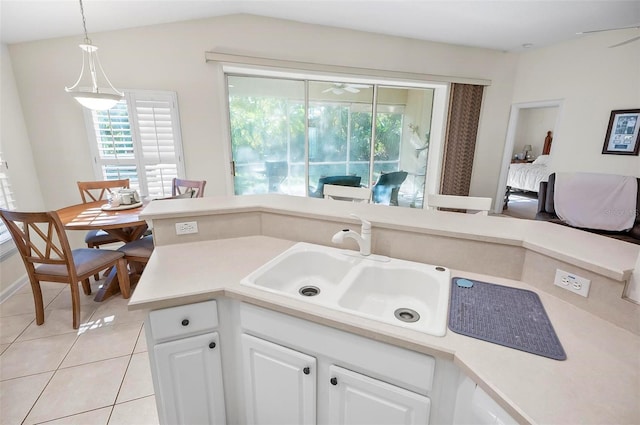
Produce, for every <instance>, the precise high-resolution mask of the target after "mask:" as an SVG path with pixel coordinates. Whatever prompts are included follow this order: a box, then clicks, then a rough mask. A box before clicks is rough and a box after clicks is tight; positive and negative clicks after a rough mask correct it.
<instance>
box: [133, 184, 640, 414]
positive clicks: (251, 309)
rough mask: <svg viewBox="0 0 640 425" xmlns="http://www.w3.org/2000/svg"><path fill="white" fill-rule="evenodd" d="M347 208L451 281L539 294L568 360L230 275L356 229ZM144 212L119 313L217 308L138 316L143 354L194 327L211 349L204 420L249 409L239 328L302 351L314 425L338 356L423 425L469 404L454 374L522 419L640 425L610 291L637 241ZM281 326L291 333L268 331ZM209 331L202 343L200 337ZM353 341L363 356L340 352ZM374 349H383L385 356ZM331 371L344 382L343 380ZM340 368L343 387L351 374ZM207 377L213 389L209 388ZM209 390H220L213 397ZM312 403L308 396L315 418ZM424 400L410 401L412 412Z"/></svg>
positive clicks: (281, 203) (220, 209)
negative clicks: (363, 314)
mask: <svg viewBox="0 0 640 425" xmlns="http://www.w3.org/2000/svg"><path fill="white" fill-rule="evenodd" d="M351 212H356V213H358V214H359V215H361V216H363V217H366V218H367V219H368V220H369V221H371V222H372V224H373V235H372V236H373V252H374V253H377V254H382V255H388V256H391V257H396V258H403V259H408V260H412V261H419V262H424V263H427V264H435V265H443V266H446V267H449V268H451V269H452V276H462V277H468V278H472V279H477V280H481V281H486V282H492V283H498V284H503V285H507V286H513V287H518V288H525V289H530V290H533V291H535V292H536V293H538V295H539V296H540V298H541V300H542V302H543V305H544V307H545V309H546V311H547V314H548V316H549V318H550V320H551V322H552V323H553V325H554V328H555V330H556V333H557V335H558V337H559V339H560V341H561V342H562V344H563V347H564V349H565V351H566V353H567V360H566V361H556V360H551V359H548V358H544V357H540V356H536V355H533V354H529V353H525V352H521V351H518V350H514V349H510V348H507V347H503V346H500V345H496V344H491V343H488V342H484V341H480V340H477V339H473V338H469V337H465V336H462V335H458V334H455V333H453V332H451V331H447V334H446V335H445V336H444V337H434V336H430V335H426V334H423V333H419V332H415V331H411V330H409V329H403V328H400V327H396V326H392V325H386V324H383V323H380V322H377V321H373V320H368V319H364V318H360V317H357V316H355V315H351V314H348V313H344V312H338V311H335V310H330V309H327V308H323V307H320V306H317V305H313V304H311V303H308V302H305V301H298V300H295V299H291V298H287V297H284V296H280V295H277V294H273V293H268V292H265V291H261V290H259V289H254V288H250V287H246V286H241V285H240V284H239V282H240V280H241V279H242V278H243V277H245V276H246V275H248V274H249V273H250V272H251V271H253V270H255V269H256V268H258V267H259V266H261V265H262V264H264V263H266V262H267V261H269V260H270V259H272V258H274V257H275V256H277V255H278V254H280V253H281V252H283V251H285V250H286V249H288V248H289V247H291V246H292V245H293V244H295V242H298V241H306V242H312V243H319V244H324V245H331V243H330V238H331V235H332V234H333V233H335V231H337V230H339V229H341V228H344V227H352V228H354V229H357V227H358V224H357V222H356V221H355V220H353V219H352V218H350V217H349V213H351ZM143 216H144V217H145V218H146V219H147V220H150V221H151V224H152V226H153V228H154V237H155V239H156V245H157V246H156V249H155V251H154V254H153V256H152V257H151V260H150V261H149V263H148V265H147V268H146V270H145V272H144V274H143V276H142V278H141V280H140V282H139V283H138V286H137V287H136V289H135V291H134V294H133V296H132V298H131V301H130V304H129V308H130V309H149V310H153V311H158V312H159V313H152V315H154V314H160V316H165V315H169V317H170V319H169V320H174V319H175V320H178V319H179V321H180V322H182V320H184V319H182V318H180V317H181V316H180V315H178V318H171V315H172V313H173V312H175V311H176V310H174V309H175V308H176V307H179V306H186V307H184V308H189V306H193V305H198V303H201V302H203V301H211V300H215V303H216V315H215V316H216V317H215V320H213V319H211V320H208V321H207V320H205V321H206V322H207V323H208V324H207V325H205V326H204V327H202V328H196V329H195V330H189V331H187V332H186V333H185V331H184V330H181V327H182V324H180V325H176V326H177V328H176V330H175V332H174V333H171V332H169V336H166V335H165V336H160V337H158V336H157V335H154V334H153V331H155V329H156V328H158V329H164V326H161V327H158V326H157V325H155V326H154V325H153V324H152V323H151V321H148V322H147V325H148V326H146V327H147V332H148V335H149V338H150V339H149V344H150V347H149V350H150V353H151V352H152V351H154V350H155V347H157V346H158V345H161V344H164V345H163V347H161V349H160V351H162V352H164V351H163V350H165V347H167V344H170V343H172V342H174V341H178V340H182V339H183V337H184V338H187V339H190V340H191V341H195V339H194V338H196V339H197V338H204V339H203V342H202V343H200V342H199V344H201V345H202V344H204V343H206V344H205V345H204V347H206V348H203V349H201V350H200V354H195V356H196V357H197V356H204V358H209V357H210V356H211V352H212V351H216V350H219V352H218V353H219V356H220V359H219V361H220V364H221V367H220V368H219V370H221V372H219V373H218V375H219V379H217V380H215V379H214V380H213V381H212V382H213V383H208V382H207V380H206V379H200V380H198V379H195V378H194V379H195V380H196V381H198V382H201V387H202V388H204V389H205V390H204V392H208V394H209V395H205V399H207V400H210V401H211V403H210V404H211V406H210V407H212V406H214V405H215V404H217V405H218V407H217V410H216V409H214V408H213V407H212V408H211V409H210V410H216V412H217V413H216V412H209V413H207V415H208V416H207V417H209V418H215V417H218V418H220V417H221V416H220V415H224V417H225V420H226V421H227V422H229V423H243V422H246V421H247V420H248V419H247V418H251V415H252V413H251V412H255V409H254V408H255V405H251V404H250V403H248V402H247V401H246V400H247V387H248V386H250V385H251V384H250V383H251V382H258V381H251V380H247V379H248V378H247V376H248V375H250V373H248V372H247V368H246V364H245V361H244V360H242V359H243V358H245V357H246V356H249V354H247V353H249V352H251V351H250V350H249V349H248V348H246V347H247V346H250V347H253V346H254V345H255V344H253V345H252V343H246V342H243V338H244V339H247V337H246V336H243V335H248V336H250V337H252V338H257V339H259V340H263V341H265V342H266V343H267V346H268V347H271V346H270V345H269V344H276V345H278V346H280V347H284V348H285V349H288V350H293V351H295V352H297V353H302V354H304V355H306V356H308V357H311V358H313V359H315V360H314V361H315V362H316V363H315V365H316V366H315V367H314V369H313V370H312V369H311V367H312V366H305V363H304V362H303V364H300V365H299V366H296V367H299V369H300V371H301V372H300V373H301V374H302V375H301V376H302V377H303V378H304V377H305V376H312V377H313V379H316V381H314V384H313V385H311V386H310V387H309V385H307V388H313V391H315V392H314V393H313V396H311V395H309V391H310V390H307V391H306V392H305V391H298V393H299V394H305V395H306V397H307V399H304V398H303V399H299V400H298V403H297V404H296V406H297V409H298V410H299V411H300V412H303V414H306V415H307V416H306V417H311V418H312V419H314V420H315V421H316V422H313V423H332V416H331V415H332V414H334V413H332V412H334V411H332V410H331V408H329V407H327V406H331V400H332V397H334V399H335V396H332V394H333V393H332V392H331V391H332V388H333V387H338V386H340V385H339V384H338V385H335V386H334V385H333V384H332V383H331V380H330V379H331V378H332V377H335V376H333V375H331V374H332V373H333V374H336V373H337V372H336V370H335V367H339V368H341V369H340V370H338V372H344V371H343V369H344V370H347V371H349V372H351V373H358V374H360V375H362V376H364V377H365V378H367V379H376V380H377V381H380V382H381V384H380V386H382V387H385V388H387V387H386V386H388V385H391V386H392V387H393V388H400V389H401V390H405V391H409V392H411V393H412V394H417V395H418V396H420V397H423V398H424V397H426V398H427V399H429V409H430V413H428V416H429V417H430V419H431V423H457V422H456V420H459V419H460V418H463V417H464V412H462V413H461V412H460V409H461V408H462V407H463V406H462V405H463V404H465V403H467V404H468V403H469V400H467V399H465V398H464V394H463V393H464V388H463V387H464V382H465V381H464V379H466V378H467V377H468V378H470V379H471V380H472V381H473V382H475V383H476V384H478V386H479V387H480V388H481V389H482V390H484V391H485V392H486V393H488V394H489V395H490V396H491V397H492V399H493V400H494V401H495V402H496V403H497V404H498V405H499V406H500V407H501V408H502V409H504V410H505V411H506V412H507V413H508V414H509V415H510V416H511V417H512V418H513V419H515V420H516V421H518V422H521V423H562V424H566V423H629V424H631V423H640V407H639V404H638V400H639V399H640V361H639V358H640V337H638V322H639V321H640V309H639V308H638V306H637V305H636V304H633V303H631V302H630V301H628V300H624V299H622V291H623V289H624V283H625V281H626V280H627V279H628V277H629V275H630V273H631V272H632V270H633V267H634V265H635V259H636V258H637V256H638V247H637V246H634V245H631V244H626V243H623V242H620V241H615V240H609V239H606V238H604V237H601V236H597V235H591V234H587V233H583V232H580V231H576V230H574V229H564V228H562V227H561V226H556V225H553V224H550V223H539V222H529V221H526V220H515V219H508V218H501V217H479V216H467V215H463V214H455V213H438V212H427V211H415V210H403V209H400V208H392V207H381V206H377V205H360V204H350V203H344V202H339V201H324V200H315V199H305V198H291V197H284V196H277V195H268V196H255V197H231V198H202V200H178V201H175V203H174V201H171V202H157V203H151V204H150V205H149V207H147V209H146V210H145V212H144V213H143ZM192 220H193V221H197V222H198V229H199V232H198V233H197V234H194V235H183V236H176V235H175V223H177V222H184V221H192ZM352 248H353V249H355V247H352ZM557 267H562V268H563V269H569V270H568V271H570V272H573V273H576V274H578V275H581V276H584V277H587V278H590V279H591V280H592V287H591V293H590V296H589V298H587V299H584V298H582V297H579V296H577V295H575V294H572V293H569V292H568V291H564V290H562V289H560V288H557V287H554V285H553V283H552V281H553V272H554V271H555V268H557ZM205 310H206V311H209V310H211V309H205ZM195 317H199V316H198V314H196V316H195ZM256 317H258V318H260V319H261V320H256ZM175 320H174V321H175ZM269 323H271V326H269V325H268V324H269ZM276 323H277V325H276ZM285 326H286V327H287V329H290V331H289V332H285V333H283V332H280V331H278V329H280V327H285ZM187 328H188V326H187ZM283 329H284V328H283ZM202 335H206V337H202ZM305 335H306V336H308V335H318V336H319V337H320V338H321V339H323V340H324V339H331V338H334V339H335V340H336V341H348V340H349V339H350V338H349V335H352V338H362V344H359V345H357V347H361V348H359V349H361V350H364V349H365V348H366V347H371V349H370V352H372V353H374V354H375V352H377V353H379V354H380V356H382V357H379V356H378V355H377V354H376V355H372V360H371V361H370V362H369V363H368V364H367V362H363V361H359V360H358V359H362V358H365V357H367V355H366V354H364V353H363V352H359V351H357V350H358V348H353V350H345V351H342V352H340V351H335V349H330V348H327V344H322V345H319V346H316V345H314V344H315V343H314V342H313V341H314V340H313V339H311V340H309V341H306V340H305V338H306V337H305ZM163 338H164V339H163ZM365 341H366V342H365ZM212 342H214V343H215V344H214V348H208V347H209V344H211V343H212ZM254 342H255V341H254ZM257 344H258V346H260V347H262V346H263V345H264V344H262V342H260V341H259V342H258V343H257ZM261 344H262V345H261ZM345 344H346V342H345ZM371 344H373V345H371ZM376 344H380V345H379V346H378V345H376ZM335 345H336V346H342V345H343V344H335ZM189 350H191V351H189ZM189 350H187V351H189V352H190V353H193V349H191V348H190V349H189ZM207 350H208V351H207ZM196 351H198V350H196ZM276 351H278V350H276ZM353 352H357V353H359V356H360V357H358V358H356V359H353V358H350V357H349V356H350V355H352V354H350V353H353ZM384 356H390V357H388V360H387V361H384V358H385V357H384ZM394 356H395V357H394ZM415 356H417V357H415ZM420 356H423V357H420ZM152 357H153V356H152ZM308 357H304V359H306V360H305V361H308ZM414 357H415V358H416V359H417V360H416V361H417V363H416V364H419V365H422V366H421V367H423V368H425V367H426V366H425V365H428V364H431V360H430V359H433V369H432V370H433V371H434V374H433V376H431V378H429V372H428V371H429V370H431V369H429V367H426V368H425V369H424V370H422V371H418V372H416V374H415V375H416V376H418V377H420V376H421V377H424V379H421V380H417V381H416V382H414V381H413V380H412V377H411V375H412V374H411V373H408V371H407V369H406V366H407V364H409V365H410V364H412V363H411V362H410V361H406V362H403V358H406V359H411V358H414ZM201 358H202V357H201ZM421 358H422V359H423V360H424V361H420V359H421ZM380 359H382V360H380ZM389 359H396V360H395V361H393V360H389ZM217 361H218V360H214V361H213V363H211V364H215V362H217ZM376 362H377V363H376ZM192 363H193V362H191V361H185V364H188V365H191V364H192ZM207 364H209V363H207ZM389 365H391V366H393V367H391V368H390V367H389ZM153 366H154V368H155V369H154V370H156V371H158V373H156V374H155V375H158V374H162V371H163V368H162V367H161V365H159V364H154V365H153ZM334 366H335V367H334ZM345 366H346V367H345ZM165 367H166V366H165ZM168 367H170V366H168ZM189 367H190V366H189ZM306 367H309V370H310V372H309V374H308V375H307V374H305V370H306V369H305V368H306ZM332 367H334V368H333V369H332ZM294 369H295V367H294ZM268 370H270V369H268ZM316 371H317V372H316ZM394 371H395V372H394ZM303 375H304V376H303ZM360 375H357V376H356V378H357V377H358V376H360ZM196 376H197V375H196ZM336 376H337V375H336ZM339 376H340V377H341V378H340V382H343V379H342V377H343V376H344V375H339ZM351 378H353V377H352V376H349V377H348V378H347V381H346V382H348V383H352V382H356V383H358V382H360V381H359V380H358V379H356V378H353V379H355V381H352V380H350V379H351ZM310 379H311V378H310ZM327 379H329V380H327ZM154 381H155V384H156V397H157V399H158V404H159V410H161V417H163V413H162V409H163V406H164V405H165V404H167V403H165V402H164V400H163V397H164V398H165V399H168V397H169V396H170V395H167V394H164V395H163V392H162V391H159V390H158V386H159V385H165V386H166V384H160V383H159V382H158V381H159V377H158V376H154ZM377 381H376V382H377ZM215 382H218V384H220V385H222V384H223V385H222V386H220V387H216V385H218V384H215ZM291 382H293V381H291ZM295 382H298V381H295ZM367 382H369V383H371V381H367ZM354 385H355V384H354ZM179 387H180V385H178V386H177V387H176V388H179ZM214 387H216V388H217V389H214ZM254 387H256V388H259V386H258V385H254ZM376 388H377V387H376ZM220 393H223V394H224V395H223V396H220V395H218V396H216V395H215V394H220ZM199 394H202V392H199ZM171 397H175V394H173V395H171ZM314 397H315V398H314ZM309 399H314V400H315V401H316V403H314V405H313V409H314V410H313V413H312V414H310V413H309V410H308V404H309V402H308V400H309ZM417 399H418V400H423V399H420V398H419V397H418V398H417ZM305 400H307V401H306V402H305ZM305 403H306V404H305ZM424 405H425V403H424V401H423V402H421V403H419V404H418V407H417V408H418V409H419V408H420V406H422V407H424ZM252 406H253V407H252ZM179 409H180V407H179V406H178V410H179ZM174 410H175V409H174ZM221 410H222V413H221ZM216 415H218V416H216ZM309 415H310V416H309ZM211 422H215V421H213V420H211ZM301 423H302V422H301Z"/></svg>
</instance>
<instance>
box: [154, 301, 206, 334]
mask: <svg viewBox="0 0 640 425" xmlns="http://www.w3.org/2000/svg"><path fill="white" fill-rule="evenodd" d="M149 323H150V324H151V334H152V335H153V339H154V341H156V342H161V341H166V340H168V339H171V338H177V337H180V338H184V337H185V336H190V335H196V334H199V333H203V332H208V331H210V330H213V329H215V328H216V327H217V326H218V307H217V304H216V302H215V301H214V300H212V301H205V302H201V303H197V304H188V305H182V306H179V307H171V308H165V309H162V310H154V311H152V312H151V313H149Z"/></svg>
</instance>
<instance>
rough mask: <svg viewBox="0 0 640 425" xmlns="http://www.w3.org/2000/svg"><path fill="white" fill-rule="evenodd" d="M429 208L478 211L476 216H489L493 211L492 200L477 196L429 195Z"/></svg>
mask: <svg viewBox="0 0 640 425" xmlns="http://www.w3.org/2000/svg"><path fill="white" fill-rule="evenodd" d="M427 208H428V209H430V210H435V209H438V208H451V209H462V210H472V211H477V213H476V214H482V215H488V214H489V210H490V209H491V198H482V197H477V196H455V195H432V194H427Z"/></svg>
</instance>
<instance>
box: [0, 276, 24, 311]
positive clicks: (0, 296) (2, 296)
mask: <svg viewBox="0 0 640 425" xmlns="http://www.w3.org/2000/svg"><path fill="white" fill-rule="evenodd" d="M28 282H29V276H27V275H26V273H25V274H24V275H23V276H22V277H20V278H18V279H17V280H16V281H15V282H13V283H12V284H11V285H9V286H8V287H7V288H6V289H5V290H4V291H2V292H0V304H1V303H3V302H4V301H5V300H6V299H7V298H9V297H10V296H11V295H13V294H15V293H16V292H18V290H20V288H22V287H23V286H24V285H25V284H26V283H28Z"/></svg>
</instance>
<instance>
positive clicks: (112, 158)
mask: <svg viewBox="0 0 640 425" xmlns="http://www.w3.org/2000/svg"><path fill="white" fill-rule="evenodd" d="M86 117H87V120H88V121H89V122H88V125H89V126H90V127H91V129H92V131H90V134H91V135H92V136H93V137H92V139H93V140H92V142H93V143H92V146H94V148H93V150H94V164H95V168H96V175H97V177H98V178H100V179H105V180H113V179H121V178H128V179H129V180H130V182H131V187H132V188H134V189H138V190H139V191H140V192H141V194H142V195H143V196H153V197H157V196H167V195H170V194H171V182H172V179H173V178H174V177H178V176H183V175H184V166H183V161H182V141H181V136H180V122H179V117H178V108H177V100H176V95H175V93H173V92H147V91H126V92H125V98H124V99H123V100H122V101H120V102H119V103H118V104H117V105H116V106H115V107H113V108H111V109H109V110H107V111H91V112H89V113H88V114H87V115H86Z"/></svg>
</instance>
